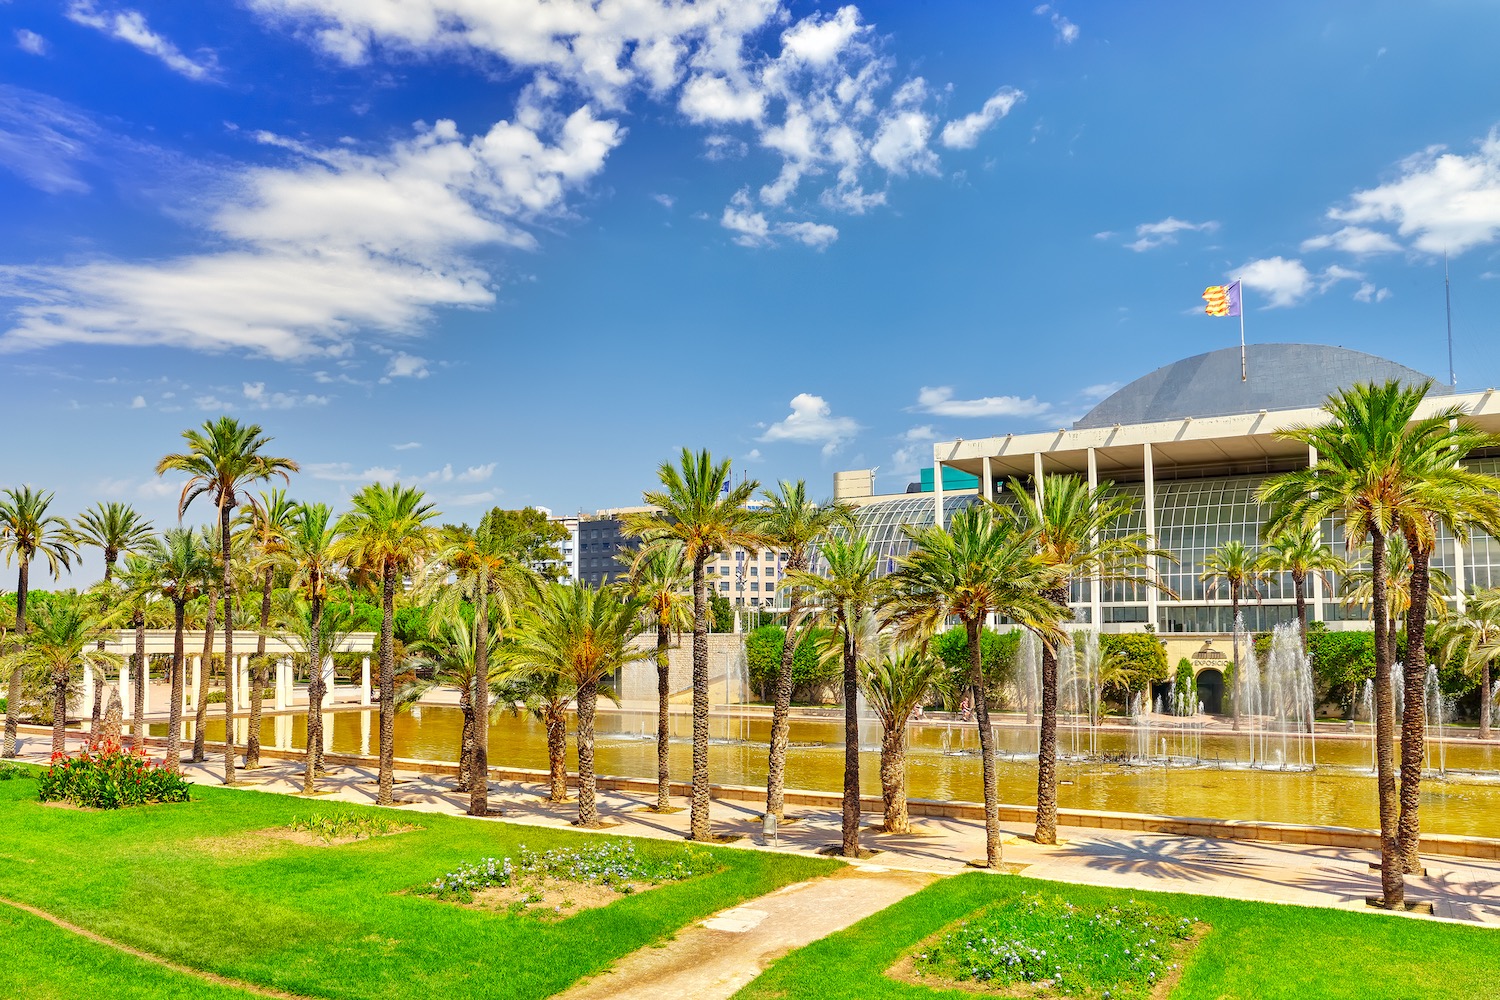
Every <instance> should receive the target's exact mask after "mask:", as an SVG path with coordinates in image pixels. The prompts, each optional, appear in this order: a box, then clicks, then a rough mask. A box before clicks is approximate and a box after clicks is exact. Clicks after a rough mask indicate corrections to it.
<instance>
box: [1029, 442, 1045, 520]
mask: <svg viewBox="0 0 1500 1000" xmlns="http://www.w3.org/2000/svg"><path fill="white" fill-rule="evenodd" d="M1043 475H1045V473H1044V470H1043V469H1042V453H1041V452H1039V451H1038V452H1033V453H1032V455H1031V495H1032V496H1033V497H1035V498H1036V504H1037V506H1038V507H1040V506H1041V505H1042V477H1043Z"/></svg>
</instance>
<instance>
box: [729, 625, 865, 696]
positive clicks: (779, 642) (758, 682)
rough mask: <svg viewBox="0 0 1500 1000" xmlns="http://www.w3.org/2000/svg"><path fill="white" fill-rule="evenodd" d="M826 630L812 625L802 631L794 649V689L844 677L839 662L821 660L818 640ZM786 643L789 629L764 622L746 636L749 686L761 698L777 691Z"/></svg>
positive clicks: (805, 688) (801, 688)
mask: <svg viewBox="0 0 1500 1000" xmlns="http://www.w3.org/2000/svg"><path fill="white" fill-rule="evenodd" d="M827 634H828V630H827V629H822V628H817V627H811V628H805V629H803V630H802V631H801V635H800V637H799V638H798V640H797V648H796V649H795V650H793V652H792V689H793V691H794V692H799V691H800V692H802V693H804V694H805V693H807V690H808V689H809V688H813V687H816V686H818V685H820V684H829V683H832V682H834V681H836V680H838V678H839V677H840V676H842V667H841V665H840V664H839V663H838V662H836V661H831V660H830V661H820V659H819V648H818V641H819V637H820V636H824V635H827ZM785 643H786V629H784V628H782V627H781V626H780V625H762V626H761V627H760V628H758V629H756V630H755V631H753V632H750V633H749V634H748V635H746V636H745V663H746V666H747V667H748V668H749V673H750V685H751V686H752V687H754V688H755V690H757V691H759V692H760V693H761V697H762V698H770V697H771V696H772V694H774V689H775V685H776V674H777V672H778V671H780V670H781V648H782V646H783V645H784V644H785Z"/></svg>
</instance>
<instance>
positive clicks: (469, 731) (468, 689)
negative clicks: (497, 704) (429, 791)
mask: <svg viewBox="0 0 1500 1000" xmlns="http://www.w3.org/2000/svg"><path fill="white" fill-rule="evenodd" d="M473 683H474V682H473V679H472V678H470V680H469V683H468V684H465V685H464V688H463V692H462V693H461V694H460V695H459V696H458V710H459V711H460V712H462V713H463V717H464V725H463V731H462V732H461V733H459V737H458V790H459V791H463V790H464V789H466V788H471V787H473V783H474V780H473V775H474V689H473Z"/></svg>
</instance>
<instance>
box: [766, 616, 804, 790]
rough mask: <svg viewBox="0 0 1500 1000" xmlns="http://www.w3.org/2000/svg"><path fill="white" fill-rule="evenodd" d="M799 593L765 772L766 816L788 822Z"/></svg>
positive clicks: (785, 651) (783, 657)
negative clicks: (788, 749)
mask: <svg viewBox="0 0 1500 1000" xmlns="http://www.w3.org/2000/svg"><path fill="white" fill-rule="evenodd" d="M799 603H800V602H799V601H798V600H797V593H796V591H795V590H793V592H792V596H791V598H790V604H789V608H788V611H787V616H786V637H785V639H784V640H783V641H782V643H781V668H780V669H779V670H777V671H776V702H775V705H774V706H773V707H772V708H771V754H770V762H769V766H768V767H767V769H766V812H768V813H771V814H772V815H774V816H775V817H776V818H777V819H778V820H780V819H785V818H786V751H787V746H788V745H789V744H790V743H791V730H792V660H793V658H794V656H795V655H796V652H797V624H798V621H797V617H798V611H799V610H800V608H799Z"/></svg>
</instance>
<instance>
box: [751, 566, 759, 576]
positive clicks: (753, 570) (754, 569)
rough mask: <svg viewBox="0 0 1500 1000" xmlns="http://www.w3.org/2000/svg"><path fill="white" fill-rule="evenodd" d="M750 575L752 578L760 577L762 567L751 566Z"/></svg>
mask: <svg viewBox="0 0 1500 1000" xmlns="http://www.w3.org/2000/svg"><path fill="white" fill-rule="evenodd" d="M750 575H751V576H760V567H759V566H751V567H750Z"/></svg>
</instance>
